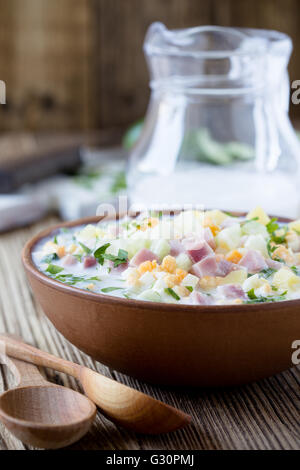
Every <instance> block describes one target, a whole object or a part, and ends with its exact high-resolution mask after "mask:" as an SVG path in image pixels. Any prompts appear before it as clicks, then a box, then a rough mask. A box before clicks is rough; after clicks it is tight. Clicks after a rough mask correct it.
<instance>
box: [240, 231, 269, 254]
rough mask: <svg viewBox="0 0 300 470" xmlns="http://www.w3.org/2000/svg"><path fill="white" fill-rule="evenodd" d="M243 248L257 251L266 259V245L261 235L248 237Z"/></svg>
mask: <svg viewBox="0 0 300 470" xmlns="http://www.w3.org/2000/svg"><path fill="white" fill-rule="evenodd" d="M245 248H247V249H248V250H257V251H259V252H260V253H261V254H262V255H263V256H264V257H268V248H267V243H266V240H265V238H264V237H263V235H261V234H259V235H249V237H248V239H247V241H246V243H245Z"/></svg>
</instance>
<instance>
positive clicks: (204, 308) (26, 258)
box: [22, 211, 300, 313]
mask: <svg viewBox="0 0 300 470" xmlns="http://www.w3.org/2000/svg"><path fill="white" fill-rule="evenodd" d="M230 213H231V214H233V215H236V216H243V215H245V214H246V213H245V212H234V211H232V212H230ZM270 217H273V216H270ZM274 217H276V216H274ZM103 218H104V217H103V216H91V217H84V218H80V219H76V220H72V221H68V222H61V223H58V224H55V225H51V226H50V227H48V228H45V229H43V230H42V231H40V232H38V233H37V234H36V235H34V236H33V237H32V238H31V239H30V240H28V241H27V243H26V244H25V246H24V248H23V250H22V262H23V265H24V267H25V269H26V271H28V272H30V274H31V275H32V276H33V277H34V278H35V279H36V280H38V281H39V282H42V283H43V284H45V285H47V286H48V287H50V288H52V289H56V290H59V291H61V292H63V293H65V294H71V295H72V296H75V297H80V298H84V299H85V300H89V301H92V302H101V303H106V304H114V305H115V306H117V305H119V306H126V307H129V308H140V309H144V310H151V311H152V312H153V311H157V312H158V311H161V310H162V309H163V310H165V311H172V312H174V311H178V312H182V313H186V312H190V313H191V312H194V313H195V312H197V313H223V312H231V311H233V312H236V313H237V312H239V311H241V310H242V311H243V312H249V311H252V312H254V311H257V310H262V309H264V310H266V311H269V310H271V311H274V310H278V309H282V307H283V305H284V306H289V307H297V306H298V307H300V298H299V299H294V300H283V301H278V302H266V303H257V304H248V305H247V304H246V305H245V304H236V305H232V304H228V305H186V304H175V303H164V302H149V301H146V300H139V299H126V298H124V299H123V298H121V297H115V296H112V295H108V294H100V293H96V292H91V291H86V290H84V289H79V288H77V287H73V286H68V285H67V284H64V283H62V282H59V281H56V280H55V279H52V278H50V277H48V276H47V275H46V274H44V273H42V272H41V271H39V270H38V268H37V267H36V265H35V264H34V261H33V259H32V251H33V249H34V247H35V246H36V245H37V243H38V242H39V241H40V240H42V239H43V238H46V237H49V235H51V234H52V233H53V234H54V233H55V232H57V231H58V230H59V229H61V228H73V227H76V226H81V225H87V224H93V223H98V222H101V220H102V219H103ZM117 218H118V219H119V218H120V215H118V216H117ZM277 219H278V220H279V221H280V222H291V221H292V219H289V218H287V217H277Z"/></svg>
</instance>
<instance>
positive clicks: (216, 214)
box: [205, 209, 228, 225]
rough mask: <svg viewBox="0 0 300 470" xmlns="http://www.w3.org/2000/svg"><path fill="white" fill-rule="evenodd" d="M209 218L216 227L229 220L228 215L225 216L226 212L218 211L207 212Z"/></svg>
mask: <svg viewBox="0 0 300 470" xmlns="http://www.w3.org/2000/svg"><path fill="white" fill-rule="evenodd" d="M205 215H207V216H208V217H210V218H211V220H212V221H213V222H214V223H215V224H216V225H221V223H222V222H224V220H225V219H227V218H228V215H227V214H225V212H222V211H219V210H217V209H215V210H213V211H207V212H206V213H205Z"/></svg>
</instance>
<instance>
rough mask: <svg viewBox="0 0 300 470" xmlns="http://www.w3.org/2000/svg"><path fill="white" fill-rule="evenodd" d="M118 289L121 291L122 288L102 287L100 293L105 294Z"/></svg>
mask: <svg viewBox="0 0 300 470" xmlns="http://www.w3.org/2000/svg"><path fill="white" fill-rule="evenodd" d="M120 289H123V287H104V288H103V289H101V292H104V293H105V294H106V293H109V292H113V291H115V290H120Z"/></svg>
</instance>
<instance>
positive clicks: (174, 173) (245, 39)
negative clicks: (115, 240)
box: [128, 23, 300, 217]
mask: <svg viewBox="0 0 300 470" xmlns="http://www.w3.org/2000/svg"><path fill="white" fill-rule="evenodd" d="M144 51H145V55H146V59H147V62H148V65H149V69H150V75H151V81H150V86H151V99H150V103H149V107H148V111H147V115H146V119H145V123H144V126H143V130H142V133H141V136H140V138H139V140H138V142H137V144H136V145H135V147H134V149H133V151H132V153H131V156H130V160H129V167H128V184H129V190H130V197H131V201H132V202H133V203H136V204H143V205H146V206H147V207H148V208H153V207H156V206H157V205H167V204H172V205H176V204H177V205H184V204H197V205H201V204H203V205H204V207H205V208H215V207H218V208H222V209H224V210H237V211H245V210H248V209H250V208H253V207H254V206H256V205H260V206H262V207H264V209H265V210H266V211H268V212H269V213H271V214H278V215H282V216H287V217H289V216H290V217H297V216H298V215H299V196H300V191H299V190H298V187H297V183H298V181H299V179H298V178H299V168H300V164H299V158H300V145H299V142H298V138H297V136H296V134H295V132H294V130H293V128H292V125H291V123H290V120H289V116H288V108H289V91H290V87H289V79H288V74H287V65H288V61H289V57H290V54H291V51H292V42H291V40H290V38H289V37H288V36H286V35H285V34H282V33H279V32H276V31H266V30H258V29H242V28H224V27H216V26H201V27H196V28H190V29H183V30H173V31H170V30H168V29H167V28H166V27H165V26H164V25H163V24H161V23H154V24H152V25H151V26H150V28H149V30H148V32H147V35H146V39H145V43H144ZM298 186H299V184H298Z"/></svg>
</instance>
